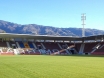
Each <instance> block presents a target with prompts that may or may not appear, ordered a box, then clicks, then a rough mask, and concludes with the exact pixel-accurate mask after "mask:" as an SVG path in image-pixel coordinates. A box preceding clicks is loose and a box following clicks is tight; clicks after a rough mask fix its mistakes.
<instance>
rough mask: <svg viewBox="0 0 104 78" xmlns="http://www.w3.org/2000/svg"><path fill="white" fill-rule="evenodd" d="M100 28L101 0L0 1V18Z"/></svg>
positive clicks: (103, 21) (102, 22)
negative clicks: (83, 22) (83, 23)
mask: <svg viewBox="0 0 104 78" xmlns="http://www.w3.org/2000/svg"><path fill="white" fill-rule="evenodd" d="M82 13H86V26H85V28H95V29H101V30H104V0H0V20H5V21H9V22H14V23H18V24H38V25H45V26H54V27H61V28H69V27H77V28H81V27H82V26H81V23H82V21H81V14H82Z"/></svg>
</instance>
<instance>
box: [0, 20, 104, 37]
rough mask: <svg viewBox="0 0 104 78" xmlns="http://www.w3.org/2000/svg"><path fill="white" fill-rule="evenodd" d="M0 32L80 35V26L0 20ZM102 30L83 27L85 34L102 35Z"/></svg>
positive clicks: (103, 32)
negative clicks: (57, 25) (59, 26)
mask: <svg viewBox="0 0 104 78" xmlns="http://www.w3.org/2000/svg"><path fill="white" fill-rule="evenodd" d="M0 33H17V34H34V35H53V36H82V28H72V27H69V28H57V27H52V26H43V25H37V24H27V25H21V24H16V23H12V22H8V21H3V20H0ZM102 34H104V30H98V29H90V28H86V29H85V36H92V35H102Z"/></svg>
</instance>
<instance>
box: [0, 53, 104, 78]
mask: <svg viewBox="0 0 104 78" xmlns="http://www.w3.org/2000/svg"><path fill="white" fill-rule="evenodd" d="M0 78H104V56H50V55H17V56H16V55H15V56H0Z"/></svg>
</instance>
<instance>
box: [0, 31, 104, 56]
mask: <svg viewBox="0 0 104 78" xmlns="http://www.w3.org/2000/svg"><path fill="white" fill-rule="evenodd" d="M103 39H104V35H97V36H88V37H68V36H48V35H31V34H11V33H0V55H43V54H46V55H50V54H59V55H73V54H82V55H104V48H103V47H104V42H103ZM73 45H74V46H73ZM71 46H73V47H71Z"/></svg>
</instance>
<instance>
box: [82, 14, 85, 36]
mask: <svg viewBox="0 0 104 78" xmlns="http://www.w3.org/2000/svg"><path fill="white" fill-rule="evenodd" d="M85 20H86V15H85V13H83V14H81V21H82V26H83V28H82V37H85V29H84V26H85V25H86V24H85Z"/></svg>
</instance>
